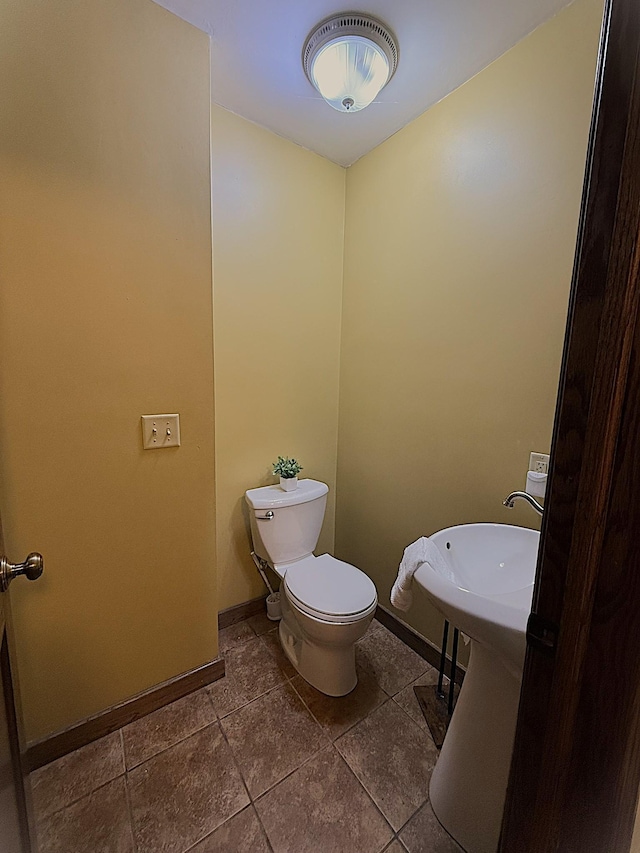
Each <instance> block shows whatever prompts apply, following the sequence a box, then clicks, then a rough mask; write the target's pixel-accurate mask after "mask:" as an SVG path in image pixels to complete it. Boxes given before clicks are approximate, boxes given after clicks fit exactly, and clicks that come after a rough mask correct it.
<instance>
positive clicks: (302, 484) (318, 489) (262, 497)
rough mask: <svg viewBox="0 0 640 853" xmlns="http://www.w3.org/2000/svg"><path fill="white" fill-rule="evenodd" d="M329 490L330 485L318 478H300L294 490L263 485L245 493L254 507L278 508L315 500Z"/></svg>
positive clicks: (248, 501) (250, 504)
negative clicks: (286, 490) (287, 490)
mask: <svg viewBox="0 0 640 853" xmlns="http://www.w3.org/2000/svg"><path fill="white" fill-rule="evenodd" d="M328 491H329V486H327V484H326V483H320V482H319V481H318V480H298V488H297V489H294V490H293V491H292V492H285V491H284V490H283V489H281V488H280V486H262V487H261V488H259V489H248V490H247V491H246V492H245V493H244V495H245V498H246V499H247V503H248V504H249V506H250V507H251V508H252V509H278V508H279V507H284V506H295V505H296V504H304V503H307V501H315V500H317V499H318V498H321V497H322V496H323V495H326V494H327V492H328Z"/></svg>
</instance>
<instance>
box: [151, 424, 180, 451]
mask: <svg viewBox="0 0 640 853" xmlns="http://www.w3.org/2000/svg"><path fill="white" fill-rule="evenodd" d="M142 446H143V447H144V449H145V450H160V449H161V448H164V447H180V415H142Z"/></svg>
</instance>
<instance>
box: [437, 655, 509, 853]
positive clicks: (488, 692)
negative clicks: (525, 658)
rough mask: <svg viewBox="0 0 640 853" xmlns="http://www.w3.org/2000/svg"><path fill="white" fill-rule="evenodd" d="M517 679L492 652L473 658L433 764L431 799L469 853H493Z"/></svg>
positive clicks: (499, 816) (495, 845)
mask: <svg viewBox="0 0 640 853" xmlns="http://www.w3.org/2000/svg"><path fill="white" fill-rule="evenodd" d="M520 683H521V678H518V677H516V675H515V674H512V673H511V672H509V671H508V670H507V668H506V667H505V666H504V664H503V663H502V661H501V660H500V658H499V657H498V655H497V654H496V653H495V652H494V651H492V650H491V649H489V648H487V647H485V646H482V645H480V644H479V643H477V642H475V641H474V640H472V641H471V657H470V660H469V667H468V669H467V674H466V676H465V679H464V683H463V685H462V690H461V691H460V696H459V697H458V702H457V704H456V708H455V711H454V712H453V717H452V718H451V722H450V724H449V729H448V731H447V736H446V737H445V740H444V743H443V745H442V750H441V752H440V757H439V758H438V762H437V764H436V767H435V770H434V771H433V776H432V777H431V784H430V787H429V797H430V800H431V805H432V807H433V811H434V813H435V815H436V817H437V818H438V820H439V821H440V823H441V824H442V825H443V826H444V828H445V829H446V830H447V832H448V833H449V834H450V835H452V836H453V838H455V840H456V841H457V842H458V844H460V845H461V847H463V848H464V850H466V851H467V853H496V850H497V849H498V840H499V836H500V825H501V823H502V812H503V809H504V801H505V796H506V792H507V782H508V779H509V767H510V764H511V754H512V752H513V742H514V737H515V731H516V721H517V716H518V703H519V699H520Z"/></svg>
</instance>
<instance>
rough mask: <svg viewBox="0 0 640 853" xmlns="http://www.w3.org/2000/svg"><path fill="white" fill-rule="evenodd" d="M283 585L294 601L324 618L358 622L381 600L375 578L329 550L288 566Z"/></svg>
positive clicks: (311, 612) (300, 607)
mask: <svg viewBox="0 0 640 853" xmlns="http://www.w3.org/2000/svg"><path fill="white" fill-rule="evenodd" d="M284 585H285V589H286V593H287V596H288V598H289V600H290V601H291V603H292V604H294V605H295V606H296V607H297V608H298V609H299V610H301V611H302V612H303V613H306V614H307V615H308V616H311V617H312V618H315V619H320V620H322V621H323V622H337V623H345V622H357V621H359V620H360V619H363V618H365V617H366V616H368V615H369V614H370V613H371V612H372V611H373V610H375V608H376V605H377V603H378V596H377V593H376V588H375V585H374V583H373V581H372V580H371V579H370V578H369V577H367V575H365V573H364V572H362V571H360V569H357V568H356V567H355V566H352V565H351V564H350V563H344V562H342V560H337V559H336V558H335V557H332V556H331V555H330V554H322V555H321V556H320V557H314V556H313V555H311V556H309V557H305V558H304V559H302V560H299V561H297V562H296V563H293V564H292V565H290V566H288V567H287V571H286V573H285V576H284Z"/></svg>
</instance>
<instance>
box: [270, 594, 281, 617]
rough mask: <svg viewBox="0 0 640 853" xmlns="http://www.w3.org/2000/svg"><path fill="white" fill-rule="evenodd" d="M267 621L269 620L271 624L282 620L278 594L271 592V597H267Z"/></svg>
mask: <svg viewBox="0 0 640 853" xmlns="http://www.w3.org/2000/svg"><path fill="white" fill-rule="evenodd" d="M267 619H271V621H272V622H277V621H278V620H279V619H282V607H281V606H280V593H279V592H272V593H271V595H268V596H267Z"/></svg>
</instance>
